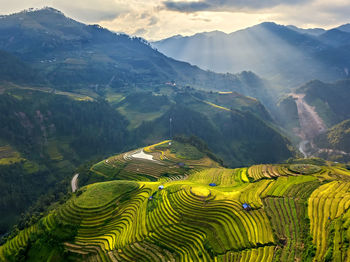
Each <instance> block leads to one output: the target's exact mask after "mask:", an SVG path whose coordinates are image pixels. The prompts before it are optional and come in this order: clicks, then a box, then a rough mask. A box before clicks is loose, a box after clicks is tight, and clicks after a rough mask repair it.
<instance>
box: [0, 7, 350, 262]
mask: <svg viewBox="0 0 350 262" xmlns="http://www.w3.org/2000/svg"><path fill="white" fill-rule="evenodd" d="M186 3H187V2H186ZM189 3H190V4H191V2H189ZM198 3H199V4H201V2H193V3H192V4H194V5H197V4H198ZM179 4H180V5H181V4H183V3H182V2H179ZM152 45H153V46H152ZM155 47H156V48H155ZM349 47H350V25H349V24H347V25H343V26H340V27H338V28H335V29H331V30H324V29H322V28H313V29H301V28H297V27H295V26H292V25H289V26H282V25H277V24H275V23H270V22H269V23H262V24H259V25H256V26H253V27H250V28H247V29H244V30H240V31H237V32H234V33H232V34H225V33H222V32H220V31H213V32H208V33H199V34H196V35H194V36H191V37H182V36H174V37H172V38H169V39H165V40H162V41H159V42H156V43H152V44H150V43H148V42H147V41H146V40H144V39H141V38H137V37H130V36H128V35H125V34H117V33H114V32H111V31H109V30H108V29H106V28H102V27H100V26H99V25H86V24H83V23H80V22H78V21H75V20H73V19H71V18H69V17H67V16H65V15H64V14H63V13H62V12H60V11H58V10H56V9H53V8H43V9H39V10H36V9H30V10H27V11H22V12H19V13H15V14H11V15H5V16H1V17H0V192H1V195H0V237H1V239H0V261H1V262H2V261H6V262H8V261H16V262H17V261H50V262H57V261H135V260H137V261H147V262H148V261H150V262H154V261H264V262H265V261H266V262H272V261H276V262H277V261H278V262H279V261H283V262H284V261H307V262H311V261H335V262H338V261H348V260H349V259H350V253H349V252H350V248H349V239H350V227H349V225H350V209H349V208H350V194H349V189H350V179H349V177H350V172H349V170H350V165H349V163H350V162H349V161H350V147H349V146H350V107H349V100H350V92H349V91H350V79H348V78H349V76H348V75H349V68H350V51H349V50H350V49H349ZM160 51H161V52H160ZM163 53H164V54H163ZM169 56H171V57H169ZM177 59H178V60H177ZM180 60H184V61H187V62H183V61H180ZM227 72H228V73H227ZM320 157H321V158H323V159H321V158H320ZM332 161H335V162H332Z"/></svg>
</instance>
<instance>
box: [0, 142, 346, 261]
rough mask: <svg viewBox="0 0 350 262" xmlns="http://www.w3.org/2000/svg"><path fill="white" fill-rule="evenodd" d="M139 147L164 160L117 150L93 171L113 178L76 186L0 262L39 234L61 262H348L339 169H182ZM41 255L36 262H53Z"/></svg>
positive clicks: (32, 244)
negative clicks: (63, 261) (41, 261)
mask: <svg viewBox="0 0 350 262" xmlns="http://www.w3.org/2000/svg"><path fill="white" fill-rule="evenodd" d="M166 143H168V141H166ZM160 145H162V144H160ZM144 151H145V152H147V153H149V154H155V155H156V154H158V156H159V154H160V155H162V152H163V153H164V155H165V156H167V159H166V160H162V159H160V158H156V161H153V160H148V161H147V160H139V159H133V158H132V154H126V155H125V154H122V155H118V156H112V157H110V158H108V159H106V160H104V161H102V162H100V163H97V164H96V165H94V166H92V167H91V170H92V171H93V172H96V174H99V175H101V176H104V177H106V178H111V177H112V178H114V179H117V180H114V179H113V181H109V182H102V183H96V184H92V185H88V186H86V187H84V188H81V189H79V190H78V192H77V193H75V194H73V196H72V197H71V199H69V200H68V201H67V202H66V203H64V204H62V205H61V206H59V207H58V208H56V209H54V210H52V211H51V212H50V213H49V214H48V215H47V216H45V217H44V218H42V219H41V220H40V221H39V222H38V223H37V224H36V225H34V226H32V227H29V228H27V229H25V230H23V231H21V232H19V233H18V235H17V236H16V237H14V238H13V239H11V240H9V241H8V242H6V243H5V244H4V245H3V246H1V247H0V260H1V261H16V260H15V259H16V257H18V255H19V251H23V250H26V249H29V250H30V249H34V248H36V247H37V246H38V245H39V244H38V242H37V241H38V239H40V238H43V237H45V239H48V242H49V243H51V242H50V239H56V240H57V239H58V240H59V246H60V247H61V248H62V250H64V252H62V254H64V255H65V256H66V258H67V260H66V261H112V262H114V261H152V262H153V261H225V262H226V261H245V262H246V261H249V262H250V261H251V262H253V261H350V249H349V239H350V211H349V210H350V209H349V207H350V181H348V180H347V179H348V176H350V173H349V172H348V171H346V170H345V169H341V168H336V167H328V166H324V167H318V168H314V167H307V166H303V167H302V169H303V170H304V169H305V170H310V169H311V168H312V170H316V172H315V173H312V174H303V173H302V172H298V171H295V172H293V171H292V170H293V169H292V168H289V166H288V165H286V164H284V165H256V166H252V167H249V168H238V169H226V168H223V167H220V166H219V165H218V164H215V165H214V164H213V163H212V162H211V161H212V160H208V159H206V160H205V161H204V159H205V158H202V159H198V160H197V163H195V161H196V160H191V161H192V162H191V163H192V167H190V166H191V165H189V164H188V163H189V162H187V161H186V160H181V161H183V162H185V164H186V168H183V167H179V166H178V165H177V162H178V161H180V159H176V156H174V154H172V153H170V150H169V148H166V147H164V148H162V147H159V145H155V146H150V147H148V148H146V149H144ZM167 151H168V152H167ZM124 156H125V157H124ZM107 160H108V161H107ZM203 163H206V164H208V163H209V164H208V165H205V164H203ZM165 173H166V174H168V176H164V174H165ZM118 176H119V177H118ZM151 178H152V179H151ZM171 178H173V179H171ZM160 186H162V189H160V188H159V187H160ZM243 204H247V205H249V209H245V208H244V207H243ZM67 228H68V229H70V230H72V232H74V234H73V235H70V236H69V237H67V236H66V235H67V234H64V233H63V232H65V230H67ZM73 229H74V230H73ZM54 243H56V242H54ZM56 244H57V243H56ZM41 245H45V244H42V243H41ZM57 245H58V244H57ZM55 248H56V247H55ZM40 250H42V249H40ZM29 252H30V251H29ZM33 252H34V251H33ZM38 252H39V251H38ZM40 252H41V251H40ZM47 252H48V255H47V256H48V257H47V258H46V260H45V261H55V260H50V259H51V258H53V257H54V253H53V252H54V251H50V250H49V251H47ZM50 252H51V253H50ZM55 254H56V253H55ZM62 254H61V256H63V255H62ZM56 256H58V255H57V254H56ZM68 258H69V259H71V260H68Z"/></svg>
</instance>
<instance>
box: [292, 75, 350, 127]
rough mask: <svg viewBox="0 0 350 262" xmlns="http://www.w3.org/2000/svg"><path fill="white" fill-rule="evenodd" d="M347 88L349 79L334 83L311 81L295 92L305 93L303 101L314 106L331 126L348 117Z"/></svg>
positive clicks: (348, 96) (349, 109)
mask: <svg viewBox="0 0 350 262" xmlns="http://www.w3.org/2000/svg"><path fill="white" fill-rule="evenodd" d="M349 88H350V80H341V81H337V82H334V83H324V82H321V81H311V82H309V83H307V84H305V85H303V86H302V87H300V88H299V89H298V90H297V92H298V93H303V94H305V101H307V103H309V104H310V105H312V106H315V108H316V111H317V112H318V113H319V115H320V116H321V118H322V119H323V120H324V121H325V122H326V124H327V126H332V125H334V124H337V123H339V122H341V121H343V120H345V119H348V118H349V117H350V108H349V106H348V101H349V99H350V93H349Z"/></svg>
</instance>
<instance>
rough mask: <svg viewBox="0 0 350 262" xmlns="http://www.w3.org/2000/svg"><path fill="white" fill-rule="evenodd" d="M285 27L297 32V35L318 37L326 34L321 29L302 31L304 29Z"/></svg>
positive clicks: (292, 26)
mask: <svg viewBox="0 0 350 262" xmlns="http://www.w3.org/2000/svg"><path fill="white" fill-rule="evenodd" d="M287 27H288V28H289V29H292V30H294V31H296V32H299V33H302V34H308V35H313V36H319V35H321V34H323V33H324V32H326V30H325V29H323V28H307V29H304V28H299V27H296V26H294V25H288V26H287Z"/></svg>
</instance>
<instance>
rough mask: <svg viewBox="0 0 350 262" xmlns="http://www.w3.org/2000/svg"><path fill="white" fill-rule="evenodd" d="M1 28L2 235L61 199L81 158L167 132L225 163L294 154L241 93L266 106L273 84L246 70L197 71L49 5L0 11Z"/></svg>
mask: <svg viewBox="0 0 350 262" xmlns="http://www.w3.org/2000/svg"><path fill="white" fill-rule="evenodd" d="M0 32H1V33H0V49H3V50H5V51H3V52H2V53H0V54H2V57H4V61H8V62H7V64H6V63H5V65H9V66H5V68H4V69H6V70H9V71H2V72H4V74H3V75H4V77H3V78H1V80H2V82H1V83H0V101H1V103H0V188H1V190H2V192H3V194H2V195H1V196H0V210H2V211H3V212H1V215H0V234H1V235H5V234H6V233H7V232H8V231H9V229H10V228H11V226H12V225H14V224H19V225H20V226H21V227H23V226H24V225H25V218H27V217H31V219H32V220H33V221H34V220H37V218H38V217H40V214H41V213H42V210H43V209H44V208H43V207H46V206H47V205H49V204H50V203H52V202H53V201H64V196H65V193H66V192H67V188H68V187H69V183H70V180H71V179H72V177H73V176H74V174H75V173H79V171H77V170H79V167H80V166H81V165H83V164H84V163H85V162H86V161H90V160H91V159H101V158H102V157H105V156H106V155H109V154H113V153H120V152H122V151H125V150H129V149H131V148H137V147H141V146H145V145H147V144H150V143H153V142H155V141H159V140H164V139H169V137H173V136H179V135H185V136H191V135H193V134H194V135H196V136H197V137H199V138H200V139H202V140H204V142H205V143H206V144H208V148H209V150H211V151H213V153H214V154H216V155H217V156H218V158H221V159H222V160H223V163H224V164H225V165H228V166H231V167H240V166H243V165H250V164H256V163H262V162H266V163H275V162H280V161H283V160H285V159H288V158H290V157H293V156H294V155H295V151H294V149H293V147H292V144H291V142H290V141H289V140H288V138H286V137H285V136H284V135H283V134H282V132H281V130H280V129H279V128H278V127H277V125H276V123H275V122H274V120H273V117H272V116H271V115H270V112H269V111H268V110H267V109H266V108H265V106H264V105H263V104H262V103H261V102H260V101H259V100H257V99H255V98H253V97H247V96H245V95H244V94H246V95H247V94H251V95H252V96H255V95H257V94H260V95H259V96H261V97H265V101H266V104H268V103H269V99H268V96H267V90H268V83H267V82H266V81H265V80H263V79H261V78H260V77H258V76H257V75H255V74H254V73H252V72H242V73H240V74H237V75H231V74H216V73H213V72H207V71H203V70H201V69H199V68H198V67H195V66H191V65H189V64H187V63H184V62H179V61H175V60H173V59H170V58H168V57H166V56H164V55H162V54H161V53H159V52H158V51H156V50H154V49H152V48H151V47H150V46H149V44H148V43H146V42H145V41H144V40H142V39H138V38H130V37H129V36H126V35H120V34H119V35H118V34H115V33H112V32H110V31H108V30H106V29H103V28H101V27H99V26H96V25H95V26H88V25H84V24H82V23H79V22H76V21H74V20H72V19H70V18H67V17H66V16H65V15H64V14H62V13H61V12H59V11H57V10H54V9H51V8H45V9H42V10H35V11H26V12H21V13H17V14H13V15H9V16H3V17H2V18H1V23H0ZM0 67H1V65H0ZM17 70H19V72H17ZM2 72H0V76H1V73H2ZM14 73H16V74H17V76H18V77H16V74H14ZM194 87H197V88H194ZM224 91H225V92H224ZM238 91H239V92H238ZM242 93H243V94H242ZM170 118H171V119H172V121H173V122H172V126H171V127H170V126H169V119H170ZM77 168H78V169H77ZM22 214H23V215H22Z"/></svg>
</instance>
